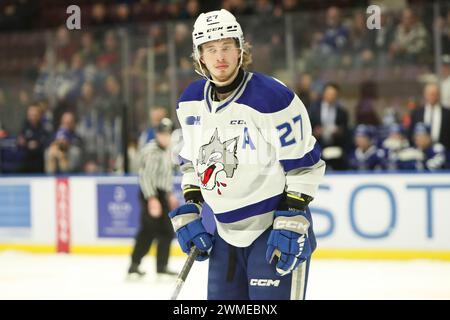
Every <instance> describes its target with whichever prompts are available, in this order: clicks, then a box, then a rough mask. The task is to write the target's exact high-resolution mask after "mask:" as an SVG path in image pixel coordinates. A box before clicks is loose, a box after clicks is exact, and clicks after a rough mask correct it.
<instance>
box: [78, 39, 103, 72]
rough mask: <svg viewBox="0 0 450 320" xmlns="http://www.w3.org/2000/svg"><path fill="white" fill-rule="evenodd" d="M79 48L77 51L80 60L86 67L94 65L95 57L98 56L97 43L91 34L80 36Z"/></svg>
mask: <svg viewBox="0 0 450 320" xmlns="http://www.w3.org/2000/svg"><path fill="white" fill-rule="evenodd" d="M80 42H81V48H80V51H79V54H80V57H81V59H82V60H83V61H84V62H85V63H86V65H95V61H96V59H97V55H98V54H99V48H98V45H97V42H95V41H94V38H93V35H92V33H91V32H84V33H83V34H82V35H81V41H80Z"/></svg>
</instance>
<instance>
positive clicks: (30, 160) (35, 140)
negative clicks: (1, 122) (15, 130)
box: [17, 104, 51, 173]
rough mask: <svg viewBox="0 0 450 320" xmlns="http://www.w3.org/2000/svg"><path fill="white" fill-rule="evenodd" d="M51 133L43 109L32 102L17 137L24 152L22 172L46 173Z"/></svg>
mask: <svg viewBox="0 0 450 320" xmlns="http://www.w3.org/2000/svg"><path fill="white" fill-rule="evenodd" d="M50 134H51V133H50V132H49V131H47V130H46V129H45V127H44V124H43V122H42V111H41V109H40V108H39V106H38V105H37V104H31V105H30V106H29V107H28V110H27V118H26V120H25V123H24V125H23V128H22V130H21V132H20V134H19V136H18V139H17V143H18V145H19V147H21V148H22V149H23V152H24V159H23V168H22V172H24V173H44V151H45V148H46V147H47V145H48V143H49V138H50Z"/></svg>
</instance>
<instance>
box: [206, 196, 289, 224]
mask: <svg viewBox="0 0 450 320" xmlns="http://www.w3.org/2000/svg"><path fill="white" fill-rule="evenodd" d="M282 198H283V194H279V195H276V196H273V197H271V198H268V199H265V200H263V201H260V202H257V203H253V204H250V205H248V206H245V207H243V208H239V209H236V210H232V211H227V212H223V213H220V214H215V215H214V216H215V217H216V219H217V221H219V222H222V223H232V222H236V221H240V220H244V219H247V218H250V217H253V216H258V215H260V214H264V213H267V212H270V211H272V210H275V209H276V208H277V207H278V204H279V203H280V201H281V199H282Z"/></svg>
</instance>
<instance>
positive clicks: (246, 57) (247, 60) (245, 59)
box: [191, 40, 253, 76]
mask: <svg viewBox="0 0 450 320" xmlns="http://www.w3.org/2000/svg"><path fill="white" fill-rule="evenodd" d="M238 43H239V42H238V41H237V40H236V41H235V44H237V45H238ZM251 48H252V45H251V44H250V43H248V42H247V41H245V42H244V45H243V50H244V53H243V56H242V66H241V68H242V69H244V70H247V68H248V66H249V65H250V64H251V63H252V62H253V58H252V53H251V52H250V49H251ZM201 51H202V48H201V46H200V48H199V52H200V53H201ZM191 58H192V60H193V64H194V69H195V70H196V71H197V72H200V73H201V72H202V69H203V71H204V72H205V74H206V75H208V76H209V71H208V69H207V68H206V66H205V64H204V63H202V62H201V61H200V60H198V61H197V60H196V59H195V56H194V53H192V54H191ZM200 64H201V68H200Z"/></svg>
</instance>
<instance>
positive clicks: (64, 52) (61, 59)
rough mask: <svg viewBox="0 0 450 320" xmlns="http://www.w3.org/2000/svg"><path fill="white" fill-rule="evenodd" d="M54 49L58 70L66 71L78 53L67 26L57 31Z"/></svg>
mask: <svg viewBox="0 0 450 320" xmlns="http://www.w3.org/2000/svg"><path fill="white" fill-rule="evenodd" d="M54 48H55V50H56V61H57V64H58V65H59V66H58V68H59V69H60V70H63V71H65V70H66V69H67V67H68V66H69V64H70V60H71V58H72V55H73V54H74V53H75V52H76V51H77V46H76V43H75V42H74V41H73V40H72V39H71V37H70V33H69V30H68V29H67V27H66V26H65V25H63V26H60V27H59V28H58V29H57V30H56V37H55V42H54Z"/></svg>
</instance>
